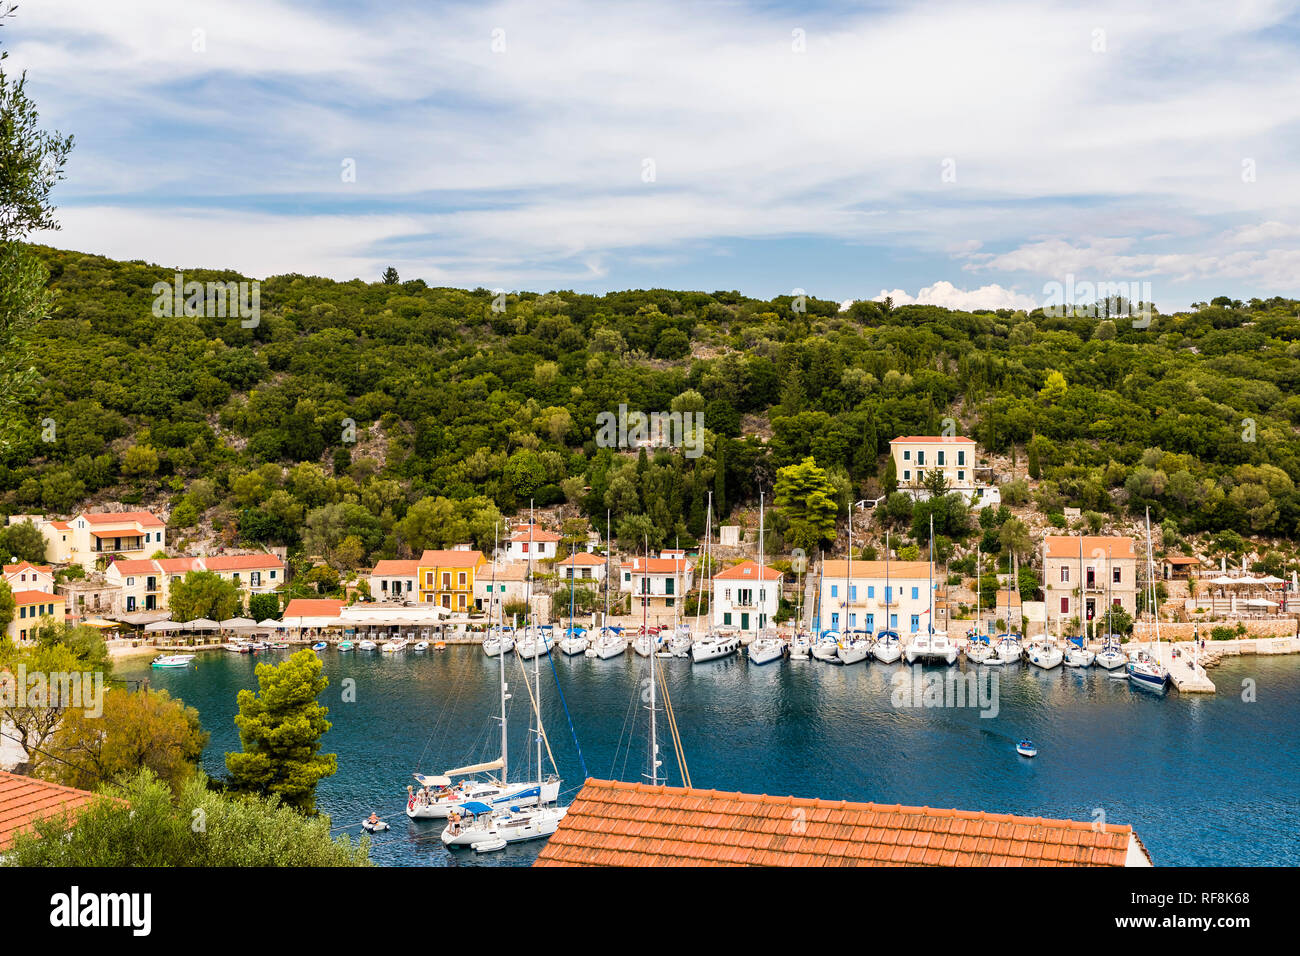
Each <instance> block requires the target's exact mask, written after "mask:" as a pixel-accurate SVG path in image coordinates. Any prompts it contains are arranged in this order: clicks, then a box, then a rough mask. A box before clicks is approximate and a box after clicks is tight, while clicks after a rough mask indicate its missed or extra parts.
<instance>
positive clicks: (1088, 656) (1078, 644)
mask: <svg viewBox="0 0 1300 956" xmlns="http://www.w3.org/2000/svg"><path fill="white" fill-rule="evenodd" d="M1096 659H1097V655H1096V654H1094V653H1093V652H1092V651H1090V650H1088V648H1086V647H1084V646H1083V637H1082V636H1080V637H1072V638H1070V641H1069V644H1068V646H1067V647H1066V649H1065V661H1064V663H1065V666H1066V667H1091V666H1092V662H1093V661H1095V660H1096Z"/></svg>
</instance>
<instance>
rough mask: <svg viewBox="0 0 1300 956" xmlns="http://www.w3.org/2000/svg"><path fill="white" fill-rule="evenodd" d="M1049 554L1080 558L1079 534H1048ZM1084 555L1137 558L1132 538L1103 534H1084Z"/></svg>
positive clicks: (1052, 556)
mask: <svg viewBox="0 0 1300 956" xmlns="http://www.w3.org/2000/svg"><path fill="white" fill-rule="evenodd" d="M1046 540H1047V556H1048V557H1049V558H1074V559H1075V560H1076V561H1077V560H1078V558H1079V541H1080V536H1079V535H1070V534H1049V535H1048V536H1047V539H1046ZM1082 540H1083V556H1084V558H1085V559H1087V558H1101V557H1106V558H1116V559H1118V558H1135V557H1137V555H1136V554H1135V553H1134V551H1133V539H1132V538H1119V537H1107V536H1103V535H1092V534H1086V535H1083V538H1082Z"/></svg>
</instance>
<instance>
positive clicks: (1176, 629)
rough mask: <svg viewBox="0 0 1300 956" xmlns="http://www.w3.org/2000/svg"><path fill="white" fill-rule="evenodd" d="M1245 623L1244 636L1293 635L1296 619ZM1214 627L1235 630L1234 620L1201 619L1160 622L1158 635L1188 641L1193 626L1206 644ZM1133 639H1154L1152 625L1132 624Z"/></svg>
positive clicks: (1143, 623) (1190, 637)
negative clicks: (1199, 620)
mask: <svg viewBox="0 0 1300 956" xmlns="http://www.w3.org/2000/svg"><path fill="white" fill-rule="evenodd" d="M1242 623H1243V624H1245V625H1246V635H1245V636H1246V637H1248V638H1249V637H1295V636H1296V621H1295V620H1293V619H1291V618H1286V619H1282V620H1274V621H1243V622H1242ZM1216 627H1228V628H1232V629H1233V630H1236V627H1237V624H1236V622H1235V621H1202V622H1201V623H1200V624H1190V623H1188V624H1181V623H1180V624H1166V623H1164V622H1161V624H1160V637H1161V639H1162V640H1166V641H1190V640H1191V639H1192V631H1193V629H1194V628H1195V629H1196V630H1197V633H1199V634H1200V636H1201V637H1203V638H1205V640H1206V646H1207V647H1208V646H1209V644H1210V643H1223V642H1222V641H1219V642H1212V641H1211V638H1210V631H1212V630H1213V629H1214V628H1216ZM1133 639H1134V640H1137V641H1148V640H1154V639H1155V630H1154V628H1152V626H1151V625H1150V624H1149V623H1147V622H1145V621H1140V622H1138V623H1137V624H1134V625H1133Z"/></svg>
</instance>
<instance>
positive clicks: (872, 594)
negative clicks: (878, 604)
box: [867, 584, 876, 601]
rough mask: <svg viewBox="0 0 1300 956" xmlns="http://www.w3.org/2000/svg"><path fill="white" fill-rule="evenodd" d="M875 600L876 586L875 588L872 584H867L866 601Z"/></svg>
mask: <svg viewBox="0 0 1300 956" xmlns="http://www.w3.org/2000/svg"><path fill="white" fill-rule="evenodd" d="M875 599H876V586H875V585H874V584H868V585H867V600H869V601H874V600H875Z"/></svg>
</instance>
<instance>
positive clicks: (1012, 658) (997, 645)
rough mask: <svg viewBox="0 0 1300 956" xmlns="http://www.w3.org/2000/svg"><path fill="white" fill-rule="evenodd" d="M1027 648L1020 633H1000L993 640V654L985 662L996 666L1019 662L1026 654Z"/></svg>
mask: <svg viewBox="0 0 1300 956" xmlns="http://www.w3.org/2000/svg"><path fill="white" fill-rule="evenodd" d="M1024 653H1025V649H1024V647H1023V646H1022V645H1021V643H1020V636H1019V635H1018V634H999V635H998V639H997V640H996V641H994V642H993V656H992V657H990V658H989V659H988V660H987V661H985V662H984V663H986V664H992V665H994V666H1001V665H1005V664H1018V663H1020V660H1021V658H1022V657H1023V656H1024Z"/></svg>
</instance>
